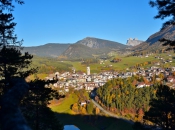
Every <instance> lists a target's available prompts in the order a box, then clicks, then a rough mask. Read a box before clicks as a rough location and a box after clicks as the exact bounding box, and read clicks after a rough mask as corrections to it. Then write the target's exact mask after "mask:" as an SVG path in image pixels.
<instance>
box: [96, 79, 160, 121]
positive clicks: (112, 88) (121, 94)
mask: <svg viewBox="0 0 175 130" xmlns="http://www.w3.org/2000/svg"><path fill="white" fill-rule="evenodd" d="M137 80H138V81H139V80H141V79H139V78H136V77H131V78H127V79H121V78H118V79H113V80H111V81H108V82H107V83H106V84H105V85H104V86H102V87H100V88H98V89H97V96H96V98H95V99H96V101H97V102H98V103H99V104H101V106H104V107H105V108H106V109H107V110H110V111H111V112H114V113H116V114H118V115H120V116H125V117H127V118H129V119H132V120H134V121H141V120H142V117H143V115H144V112H145V111H147V110H148V108H149V103H150V99H153V98H155V94H156V89H157V86H156V84H155V85H154V86H151V87H144V88H136V86H135V84H136V83H137Z"/></svg>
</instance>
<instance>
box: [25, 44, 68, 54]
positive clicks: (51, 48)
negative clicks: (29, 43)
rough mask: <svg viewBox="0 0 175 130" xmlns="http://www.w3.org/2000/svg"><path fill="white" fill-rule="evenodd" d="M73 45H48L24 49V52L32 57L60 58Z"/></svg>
mask: <svg viewBox="0 0 175 130" xmlns="http://www.w3.org/2000/svg"><path fill="white" fill-rule="evenodd" d="M70 45H71V44H59V43H48V44H45V45H41V46H33V47H24V48H23V50H22V52H29V53H30V54H32V55H37V56H42V57H58V56H59V55H61V54H62V53H63V52H64V51H65V50H66V49H67V48H68V47H69V46H70Z"/></svg>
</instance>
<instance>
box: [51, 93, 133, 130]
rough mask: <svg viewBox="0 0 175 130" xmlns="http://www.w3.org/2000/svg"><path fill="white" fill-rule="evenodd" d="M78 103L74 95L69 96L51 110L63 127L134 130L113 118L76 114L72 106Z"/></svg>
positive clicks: (83, 129)
mask: <svg viewBox="0 0 175 130" xmlns="http://www.w3.org/2000/svg"><path fill="white" fill-rule="evenodd" d="M77 101H78V97H77V96H76V95H75V94H74V93H72V94H70V95H69V96H67V97H66V98H65V99H64V100H62V102H61V103H60V104H59V105H56V106H52V107H51V109H52V110H53V111H54V112H55V113H56V114H57V117H58V119H59V120H60V122H61V123H63V125H75V126H77V127H78V128H80V129H81V130H89V129H90V130H99V129H103V128H104V129H105V130H115V129H119V130H132V126H131V125H130V124H128V123H126V122H124V121H122V120H119V119H116V118H111V117H108V116H105V115H103V114H102V115H81V114H75V113H74V112H73V111H72V110H71V109H70V106H71V105H72V104H73V103H75V102H77Z"/></svg>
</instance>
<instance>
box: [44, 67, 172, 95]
mask: <svg viewBox="0 0 175 130" xmlns="http://www.w3.org/2000/svg"><path fill="white" fill-rule="evenodd" d="M173 72H175V67H171V68H160V67H157V66H152V67H150V68H148V69H144V68H138V69H137V70H135V71H132V72H130V71H129V70H128V71H127V72H122V73H118V72H101V73H99V74H90V67H87V73H82V72H78V73H76V72H75V71H74V72H73V73H70V72H64V73H61V74H60V73H59V72H56V73H55V74H51V75H49V76H48V77H46V79H47V80H53V79H54V78H55V77H56V78H57V79H58V81H57V82H56V83H54V84H52V85H51V87H53V88H54V89H59V91H60V92H63V93H65V92H69V90H70V88H74V89H75V90H80V89H85V90H87V91H92V90H94V89H95V88H98V87H101V86H103V85H104V84H105V83H106V82H107V81H108V80H111V79H113V78H128V77H132V76H134V75H137V76H139V77H141V76H142V77H144V78H145V79H146V80H147V82H137V83H136V84H135V86H136V88H142V87H149V86H151V85H152V81H153V80H156V81H164V82H165V83H166V84H167V85H168V86H170V87H172V88H175V78H174V76H173ZM160 75H162V77H160Z"/></svg>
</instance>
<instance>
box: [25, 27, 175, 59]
mask: <svg viewBox="0 0 175 130" xmlns="http://www.w3.org/2000/svg"><path fill="white" fill-rule="evenodd" d="M161 38H166V39H169V40H175V25H170V26H167V27H166V28H164V29H162V30H160V31H158V32H156V33H154V34H152V35H151V36H150V37H149V38H148V39H147V40H146V41H144V42H142V43H139V45H136V46H133V47H132V46H127V45H124V44H121V43H118V42H114V41H110V40H104V39H99V38H94V37H86V38H84V39H82V40H79V41H77V42H76V43H66V44H61V43H48V44H45V45H41V46H34V47H24V48H23V51H22V52H26V51H27V52H29V53H30V54H33V55H37V56H44V57H59V58H65V59H78V58H92V57H100V56H102V55H103V56H104V55H107V54H108V53H110V52H111V51H115V52H120V53H125V52H126V51H132V52H133V51H144V50H149V51H155V50H161V49H164V48H165V47H164V46H162V43H160V42H159V39H161Z"/></svg>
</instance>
